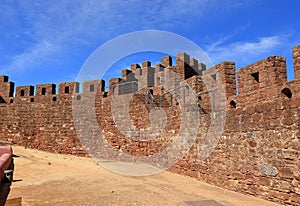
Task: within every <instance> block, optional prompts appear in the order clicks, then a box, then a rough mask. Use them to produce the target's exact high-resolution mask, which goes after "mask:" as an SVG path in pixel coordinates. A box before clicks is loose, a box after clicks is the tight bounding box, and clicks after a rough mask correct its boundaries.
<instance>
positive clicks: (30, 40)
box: [0, 0, 211, 71]
mask: <svg viewBox="0 0 300 206" xmlns="http://www.w3.org/2000/svg"><path fill="white" fill-rule="evenodd" d="M208 6H211V3H209V2H208V1H207V0H205V1H199V2H198V3H197V2H193V3H188V2H186V1H180V0H179V1H175V2H171V1H162V0H157V1H154V2H152V1H145V2H144V3H138V2H137V1H134V0H131V1H128V2H122V3H121V2H120V1H109V0H103V1H96V0H90V1H88V0H87V1H78V0H75V1H57V0H53V1H30V2H29V3H28V1H26V2H25V1H19V2H16V3H10V2H9V1H7V2H4V3H3V4H2V6H0V7H2V8H3V10H4V11H6V12H5V13H3V14H2V15H4V16H3V17H5V18H4V19H9V23H8V24H7V25H5V26H3V30H4V29H5V28H6V27H9V26H10V27H11V25H12V24H13V25H14V26H13V28H12V29H11V30H10V31H8V32H11V34H9V35H10V39H9V40H10V41H15V40H16V39H15V38H14V36H22V40H23V41H24V40H25V41H26V43H25V44H24V45H23V46H24V47H23V48H22V49H19V50H18V52H17V53H13V54H12V56H11V58H10V62H8V63H6V64H5V65H0V68H3V67H6V68H13V69H15V70H20V71H22V70H24V69H25V70H26V69H29V68H35V67H38V66H40V65H45V63H44V62H45V61H43V60H47V59H53V58H55V57H54V56H53V55H55V54H57V52H58V50H59V49H62V51H63V52H64V53H65V54H68V53H71V52H74V49H75V50H76V49H78V48H80V47H88V46H91V45H95V44H96V45H100V44H101V43H103V41H106V40H109V39H111V38H112V37H115V36H117V35H120V34H122V33H124V32H125V33H126V32H132V31H134V30H140V29H147V28H148V29H149V28H156V29H170V28H171V27H172V26H175V25H178V23H179V22H184V21H186V17H184V15H187V14H189V15H191V16H192V15H194V14H197V15H198V16H200V15H201V14H203V13H205V12H207V11H206V9H205V8H207V7H208ZM183 17H184V18H183ZM4 23H5V22H4ZM20 25H23V26H22V28H21V29H17V28H18V27H20ZM96 42H98V43H96ZM16 44H17V43H16ZM4 49H5V48H4ZM4 49H3V50H4Z"/></svg>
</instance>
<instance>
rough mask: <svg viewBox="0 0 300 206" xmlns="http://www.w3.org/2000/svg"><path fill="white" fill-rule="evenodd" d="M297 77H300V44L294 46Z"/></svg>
mask: <svg viewBox="0 0 300 206" xmlns="http://www.w3.org/2000/svg"><path fill="white" fill-rule="evenodd" d="M292 51H293V58H294V73H295V79H298V80H299V79H300V45H298V46H295V47H294V48H293V50H292Z"/></svg>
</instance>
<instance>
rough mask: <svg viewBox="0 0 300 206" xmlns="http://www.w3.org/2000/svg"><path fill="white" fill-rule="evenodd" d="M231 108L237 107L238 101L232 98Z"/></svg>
mask: <svg viewBox="0 0 300 206" xmlns="http://www.w3.org/2000/svg"><path fill="white" fill-rule="evenodd" d="M229 105H230V108H236V102H235V101H234V100H231V101H230V102H229Z"/></svg>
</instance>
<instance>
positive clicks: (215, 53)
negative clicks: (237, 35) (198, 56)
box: [205, 35, 286, 64]
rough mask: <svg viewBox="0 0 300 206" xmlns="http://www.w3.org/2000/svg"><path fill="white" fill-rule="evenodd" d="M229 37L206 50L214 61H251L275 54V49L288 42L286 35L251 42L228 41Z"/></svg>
mask: <svg viewBox="0 0 300 206" xmlns="http://www.w3.org/2000/svg"><path fill="white" fill-rule="evenodd" d="M227 40H228V38H226V37H225V38H222V39H220V40H218V41H216V42H214V43H212V44H211V45H209V46H207V47H206V49H205V50H206V52H207V53H208V55H209V57H210V58H211V59H212V60H213V62H214V63H219V62H221V61H224V60H228V61H238V62H239V63H240V64H243V63H249V61H251V60H253V59H257V58H260V57H262V55H266V54H268V55H273V54H274V53H272V52H274V51H275V50H277V49H278V48H280V47H281V46H283V45H284V44H285V43H286V36H283V35H281V36H280V35H278V36H276V35H275V36H267V37H261V38H258V39H257V40H256V41H250V42H234V43H227Z"/></svg>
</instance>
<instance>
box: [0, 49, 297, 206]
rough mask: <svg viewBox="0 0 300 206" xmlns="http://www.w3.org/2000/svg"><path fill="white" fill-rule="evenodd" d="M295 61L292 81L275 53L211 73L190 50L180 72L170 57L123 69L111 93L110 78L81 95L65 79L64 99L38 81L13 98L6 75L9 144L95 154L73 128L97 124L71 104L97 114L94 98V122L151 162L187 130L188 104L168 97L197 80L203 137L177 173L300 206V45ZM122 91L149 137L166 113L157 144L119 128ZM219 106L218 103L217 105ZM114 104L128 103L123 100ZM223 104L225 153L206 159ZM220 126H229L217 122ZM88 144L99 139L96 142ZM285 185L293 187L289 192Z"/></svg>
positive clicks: (0, 93)
mask: <svg viewBox="0 0 300 206" xmlns="http://www.w3.org/2000/svg"><path fill="white" fill-rule="evenodd" d="M293 57H294V69H295V76H296V79H295V80H293V81H290V82H287V79H286V73H287V72H286V60H285V58H284V57H280V56H271V57H268V58H266V59H263V60H261V61H259V62H256V63H253V64H251V65H248V66H246V67H244V68H241V69H240V70H238V71H236V66H235V63H234V62H221V63H220V64H217V65H215V66H214V67H212V68H209V69H206V66H205V65H204V64H203V63H201V62H198V61H197V60H196V59H194V58H191V57H189V56H188V55H187V54H185V53H180V54H178V55H177V56H176V65H174V66H172V58H171V57H163V58H162V64H156V65H155V67H154V68H153V67H151V63H150V62H148V61H144V62H143V63H142V68H141V67H140V66H139V65H138V64H133V65H131V67H130V70H122V79H121V78H111V79H110V80H109V91H108V92H104V86H105V82H104V80H88V81H85V82H84V83H83V92H82V93H79V83H78V82H63V83H60V84H59V86H58V87H59V89H58V94H55V85H54V84H39V85H36V96H34V87H33V86H18V87H16V92H15V97H13V93H14V83H12V82H8V77H7V76H0V97H1V98H2V99H0V103H2V104H0V110H1V112H2V113H1V114H2V115H0V128H1V133H0V139H1V140H3V141H7V142H11V143H16V144H19V145H23V146H26V147H30V148H35V149H41V150H45V151H49V152H56V153H58V152H59V153H67V154H75V155H81V156H87V155H88V154H87V152H86V151H85V150H84V148H83V146H82V145H81V143H80V141H79V139H78V137H77V136H76V129H75V123H74V121H76V122H77V121H78V122H79V123H80V124H84V123H86V121H87V122H89V120H88V119H85V118H83V119H79V120H78V119H76V120H74V119H73V115H74V114H73V113H72V112H73V111H72V106H75V107H79V109H80V110H79V111H80V112H79V113H80V114H81V113H87V112H90V111H88V110H89V109H88V107H86V104H82V103H87V101H88V100H89V97H93V96H94V95H95V101H96V102H98V103H97V104H95V111H96V115H95V116H96V118H97V122H98V125H99V127H100V129H101V131H102V132H103V133H104V135H105V138H106V139H107V142H108V144H111V145H112V146H113V147H114V149H115V150H116V151H117V150H118V151H121V153H122V152H124V151H126V153H128V154H131V155H138V156H146V157H148V156H151V155H153V154H155V153H158V152H161V151H162V150H163V149H165V148H167V147H168V146H169V145H170V143H172V141H173V139H174V138H175V137H176V135H177V134H178V132H179V131H180V128H181V126H182V123H183V122H182V118H181V117H182V116H181V112H182V108H183V107H182V105H181V103H180V100H179V98H178V96H177V95H178V94H176V93H172V94H171V93H168V91H171V90H172V89H174V88H176V87H178V86H183V85H185V84H186V83H188V84H189V86H190V87H191V88H192V89H193V90H194V92H195V93H196V94H197V95H195V97H196V99H195V100H196V101H195V104H196V105H192V106H193V107H192V109H194V110H197V115H198V117H199V119H200V122H201V124H200V126H199V134H198V135H197V138H196V141H195V143H194V145H193V146H192V147H191V148H190V150H189V151H188V152H187V153H186V155H185V156H184V157H183V158H182V159H181V160H179V161H178V162H177V163H176V164H175V165H174V166H172V167H171V168H169V171H171V172H176V173H179V174H182V175H188V176H192V177H195V178H197V179H199V180H201V181H205V182H208V183H210V184H215V185H217V186H220V187H225V188H228V189H231V190H235V191H239V192H243V193H247V194H252V195H256V196H258V197H262V198H265V199H268V200H271V201H276V202H279V203H281V204H285V205H299V202H295V200H296V201H297V199H296V198H297V197H298V196H299V191H298V188H297V185H300V179H299V178H298V176H299V175H298V166H299V165H300V160H299V158H298V157H299V154H300V149H299V141H298V139H299V138H300V132H299V131H300V130H299V128H300V123H299V122H300V119H299V117H300V114H299V112H300V110H299V108H300V101H299V98H300V79H299V73H298V74H297V71H299V68H300V46H297V47H294V48H293ZM193 71H194V72H195V71H196V72H197V73H198V74H195V73H193ZM236 75H237V76H236ZM237 77H238V79H237ZM218 82H221V83H222V85H221V86H222V87H223V88H224V90H225V93H226V97H227V99H225V98H224V99H225V102H218V100H219V99H221V97H220V98H219V96H218V93H215V94H216V96H213V95H212V93H209V92H208V90H209V89H212V88H215V87H218V86H220V85H218ZM117 85H118V86H117ZM237 85H238V89H239V90H238V94H237V93H236V87H237ZM129 87H130V88H131V89H132V88H133V89H132V90H130V89H128V88H129ZM116 88H118V90H115V89H116ZM136 88H138V89H137V90H138V91H136ZM184 88H185V87H184ZM115 91H117V93H115V94H119V95H127V94H131V95H132V99H131V100H130V103H129V111H128V112H129V114H130V119H129V121H127V120H126V123H128V122H129V124H130V123H132V124H133V125H134V126H136V128H142V129H144V130H145V129H146V128H147V127H149V126H150V124H151V122H150V120H149V114H150V113H151V111H152V110H151V109H161V110H162V111H164V112H165V114H166V118H167V120H166V125H165V128H163V130H162V131H160V132H158V136H157V137H156V138H155V139H154V140H153V141H152V140H151V141H142V142H140V141H133V140H132V139H131V138H129V137H126V135H123V134H122V132H120V131H119V130H118V126H119V125H117V122H115V121H116V118H114V117H113V114H112V111H111V109H112V100H113V98H112V94H113V93H114V92H115ZM73 92H75V93H76V94H74V93H73ZM146 92H148V93H146ZM146 94H151V95H153V99H152V100H153V101H152V100H151V99H149V101H145V100H147V98H146V97H147V96H145V95H146ZM162 94H165V96H163V97H162V96H160V95H162ZM43 96H45V97H43ZM70 97H73V98H70ZM148 97H149V96H148ZM150 97H151V96H150ZM160 99H161V100H162V102H161V103H162V104H161V105H160V104H159V103H160V102H159V101H160ZM224 99H223V100H224ZM212 100H214V101H216V103H215V105H214V104H213V103H212ZM72 101H74V102H72ZM113 101H116V102H114V103H115V104H117V105H120V106H121V105H124V102H122V98H120V99H119V100H118V98H116V99H115V100H113ZM118 101H119V102H118ZM72 103H74V104H72ZM76 103H78V104H76ZM92 103H93V104H94V102H92ZM221 103H224V104H226V105H225V106H226V114H225V113H222V112H223V111H221V110H217V111H215V112H214V114H217V115H218V112H219V113H220V114H222V115H224V117H225V120H224V124H225V125H224V132H223V134H222V135H221V137H220V139H219V140H218V141H217V145H216V148H215V149H214V150H213V151H212V153H211V154H210V155H209V156H208V158H207V159H205V160H203V161H202V160H200V158H202V156H201V152H202V149H203V148H204V147H203V145H204V144H205V143H207V141H210V140H207V139H206V135H207V132H208V131H209V130H210V129H211V128H210V126H211V124H212V120H213V118H214V116H213V115H211V114H212V113H211V112H212V111H213V109H215V108H213V107H214V106H216V105H219V104H220V105H221ZM213 105H214V106H213ZM120 116H121V115H120ZM117 119H120V118H117ZM121 120H122V118H121ZM217 126H223V125H219V123H217ZM77 132H78V131H77ZM88 138H89V139H91V140H95V139H93V137H92V136H88ZM95 138H97V137H95ZM121 153H120V154H121ZM106 155H107V157H108V159H109V158H112V157H111V156H109V154H106ZM283 185H293V187H285V188H282V187H283ZM262 187H263V189H262ZM293 201H294V202H293Z"/></svg>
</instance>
